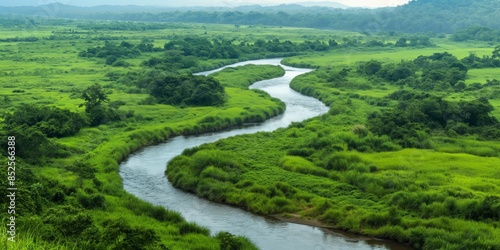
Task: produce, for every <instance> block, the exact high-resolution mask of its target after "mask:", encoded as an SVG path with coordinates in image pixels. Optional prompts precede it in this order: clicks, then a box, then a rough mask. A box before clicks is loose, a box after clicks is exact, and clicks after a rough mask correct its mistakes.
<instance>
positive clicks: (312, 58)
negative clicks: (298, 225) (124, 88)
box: [167, 39, 500, 249]
mask: <svg viewBox="0 0 500 250" xmlns="http://www.w3.org/2000/svg"><path fill="white" fill-rule="evenodd" d="M433 42H434V43H435V44H436V46H434V47H430V48H395V49H394V48H391V49H387V48H386V49H372V48H368V49H351V48H349V49H344V50H334V51H331V52H328V53H311V54H307V55H300V56H295V57H290V58H286V59H285V60H284V61H283V62H284V63H285V64H289V65H293V66H307V67H314V68H317V70H316V71H313V72H311V73H309V74H306V75H303V76H299V77H297V78H296V79H294V81H292V84H291V87H292V88H294V89H295V90H297V91H299V92H301V93H303V94H306V95H311V96H314V97H316V98H318V99H320V100H322V101H323V102H324V103H326V104H327V105H329V106H330V111H329V113H328V114H326V115H323V116H320V117H318V118H313V119H310V120H308V121H305V122H301V123H294V124H292V125H291V126H290V127H289V128H287V129H280V130H278V131H275V132H272V133H258V134H254V135H243V136H238V137H234V138H228V139H224V140H221V141H219V142H216V143H212V144H208V145H202V146H200V147H197V148H194V149H191V150H188V151H186V152H185V153H184V154H183V155H182V156H179V157H177V158H175V159H174V160H172V161H171V162H170V163H169V165H168V167H167V176H168V178H169V180H170V181H171V182H172V184H173V185H174V186H176V187H178V188H181V189H183V190H186V191H189V192H192V193H195V194H197V195H199V196H201V197H205V198H207V199H210V200H213V201H216V202H222V203H227V204H231V205H235V206H239V207H241V208H243V209H246V210H249V211H251V212H254V213H258V214H263V215H271V216H277V217H285V218H287V217H288V218H293V219H294V220H298V219H299V220H300V218H302V219H304V220H311V219H312V220H319V221H321V222H323V223H326V224H327V225H329V226H333V227H335V228H338V229H342V230H346V231H349V232H353V233H358V234H363V235H369V236H375V237H381V238H385V239H390V240H394V241H398V242H400V243H404V244H407V245H409V246H411V247H414V248H416V249H462V248H464V247H465V248H466V249H498V248H500V242H499V241H498V239H499V237H500V230H498V226H499V224H498V214H500V210H499V209H500V198H499V197H498V192H499V191H500V190H499V189H498V187H499V185H500V182H499V179H498V178H499V176H500V169H498V166H500V160H499V156H500V148H499V147H498V137H497V139H493V140H492V139H489V140H488V139H484V138H481V137H480V136H479V134H476V133H468V134H463V135H458V134H456V133H452V132H450V131H449V130H448V131H444V130H438V129H437V128H436V127H435V128H434V130H431V131H430V132H429V133H428V134H427V132H422V133H420V134H419V132H418V130H417V131H413V132H411V131H410V132H406V133H408V135H405V136H404V138H405V139H408V138H409V137H411V135H410V134H412V133H415V132H416V135H415V136H416V138H417V139H416V140H417V141H416V143H414V144H412V145H413V146H410V147H408V146H405V145H406V144H400V143H398V140H395V139H392V138H390V137H389V136H388V135H378V134H376V133H375V132H373V131H374V130H373V131H372V130H371V128H370V127H368V126H367V123H369V121H370V120H371V119H373V117H375V115H376V114H377V113H379V114H380V113H381V112H385V111H389V110H391V109H393V108H395V107H398V103H397V102H396V101H395V100H394V99H391V98H388V97H390V94H391V93H396V92H398V91H399V93H413V92H412V91H414V89H413V88H412V87H409V86H407V85H406V84H405V83H404V82H397V83H396V84H394V83H390V82H388V81H385V80H383V79H381V78H379V77H373V76H372V77H366V76H364V75H363V74H362V73H360V71H359V70H358V69H363V67H361V66H360V65H363V64H365V63H366V62H368V61H370V60H372V59H373V60H377V61H379V62H382V65H385V64H391V63H394V64H396V63H400V62H404V61H412V60H413V59H415V58H417V57H418V56H429V57H432V56H433V55H436V54H435V53H442V52H448V53H450V54H452V55H454V56H456V57H457V58H463V57H466V56H467V55H468V54H469V53H475V54H476V55H478V56H483V55H490V54H491V52H492V51H493V46H491V45H488V44H486V43H454V44H453V43H450V42H449V41H447V40H445V39H434V40H433ZM343 73H344V74H345V75H344V76H342V74H343ZM467 73H468V74H467V78H466V80H465V83H466V86H473V85H474V84H473V83H475V82H479V83H480V84H481V85H484V87H483V88H484V89H478V90H475V89H473V88H472V87H470V88H468V90H467V91H458V90H455V91H454V90H449V89H448V90H442V91H439V90H431V91H428V92H422V95H426V94H431V95H436V96H439V98H443V99H444V100H448V101H450V102H451V103H459V102H461V101H462V102H465V101H471V100H474V99H475V98H479V97H482V96H488V101H489V103H490V104H491V105H492V107H493V108H494V110H493V111H492V112H491V113H490V115H491V116H492V117H494V118H493V119H499V118H500V115H498V114H499V113H498V110H499V108H500V106H499V99H498V98H499V97H498V96H496V95H495V96H493V95H489V94H488V93H492V92H495V91H498V87H496V86H491V87H490V86H489V85H485V84H486V81H487V80H488V81H492V80H494V79H495V77H498V74H497V73H498V68H485V69H470V70H469V71H468V72H467ZM416 74H417V77H418V76H421V75H423V72H420V71H417V73H416ZM339 75H341V76H339ZM331 79H333V80H331ZM466 88H467V87H466ZM401 91H406V92H401ZM399 103H400V104H399V105H405V104H402V102H401V101H400V102H399ZM406 105H412V104H406ZM382 126H389V124H384V125H382ZM390 136H392V134H391V135H390ZM235 152H238V153H235Z"/></svg>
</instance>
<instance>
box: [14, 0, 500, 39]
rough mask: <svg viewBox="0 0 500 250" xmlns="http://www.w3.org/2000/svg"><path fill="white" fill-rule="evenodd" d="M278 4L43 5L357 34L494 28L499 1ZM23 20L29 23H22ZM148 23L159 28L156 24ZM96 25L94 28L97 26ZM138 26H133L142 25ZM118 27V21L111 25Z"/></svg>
mask: <svg viewBox="0 0 500 250" xmlns="http://www.w3.org/2000/svg"><path fill="white" fill-rule="evenodd" d="M286 7H287V6H281V8H280V6H278V7H275V8H270V7H259V6H243V7H239V8H225V9H224V8H222V10H221V8H219V9H217V8H213V9H210V8H208V9H200V8H193V9H186V10H183V9H175V8H173V9H158V10H153V11H152V10H151V8H149V9H147V10H146V11H145V10H141V9H138V10H131V9H127V8H126V7H125V8H124V7H117V8H115V10H113V9H112V8H111V9H110V8H109V7H107V6H102V7H95V8H78V7H73V6H67V5H62V4H53V5H47V7H46V9H47V10H52V9H55V10H57V11H50V12H49V13H47V14H48V15H50V16H55V17H67V18H75V17H79V18H88V19H101V20H126V21H152V22H198V23H219V24H238V25H272V26H291V27H310V28H321V29H324V28H328V29H338V30H353V31H359V32H369V33H374V32H380V31H391V30H392V31H401V32H411V33H415V32H423V33H427V32H435V33H443V32H444V33H453V32H456V31H458V30H461V29H465V28H468V27H469V26H471V24H481V25H483V26H485V27H488V28H492V29H499V28H500V26H499V24H498V22H496V19H497V17H499V16H500V13H499V9H500V3H499V2H498V1H496V0H479V1H478V0H460V1H458V0H433V1H431V0H418V1H417V0H413V1H410V2H409V3H408V4H405V5H403V6H398V7H394V8H379V9H333V8H324V7H323V8H321V7H299V6H293V5H292V6H288V8H286ZM4 11H6V12H8V13H18V14H28V15H36V14H39V12H40V9H39V8H37V7H25V8H21V7H18V8H5V10H4ZM28 24H29V23H28ZM149 27H155V28H156V27H161V25H159V24H154V25H149ZM98 28H99V26H98V27H97V28H96V29H98ZM147 28H148V27H145V28H143V27H138V26H137V25H135V28H134V29H135V30H139V29H147ZM116 29H120V25H117V26H116Z"/></svg>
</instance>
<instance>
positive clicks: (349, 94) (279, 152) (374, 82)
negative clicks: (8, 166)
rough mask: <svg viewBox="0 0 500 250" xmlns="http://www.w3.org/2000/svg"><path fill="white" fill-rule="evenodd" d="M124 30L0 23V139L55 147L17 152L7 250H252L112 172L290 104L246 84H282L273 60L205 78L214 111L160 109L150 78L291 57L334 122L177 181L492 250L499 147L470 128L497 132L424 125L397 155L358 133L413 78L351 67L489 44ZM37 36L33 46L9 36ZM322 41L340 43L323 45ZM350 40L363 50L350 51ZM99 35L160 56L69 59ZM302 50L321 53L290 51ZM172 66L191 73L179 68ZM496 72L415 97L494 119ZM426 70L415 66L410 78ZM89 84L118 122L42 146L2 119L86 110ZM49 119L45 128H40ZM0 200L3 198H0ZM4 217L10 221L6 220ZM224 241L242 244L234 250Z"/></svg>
mask: <svg viewBox="0 0 500 250" xmlns="http://www.w3.org/2000/svg"><path fill="white" fill-rule="evenodd" d="M121 24H123V23H122V22H111V21H109V22H108V21H83V20H80V21H79V20H70V19H67V20H63V19H61V20H58V19H53V20H51V21H50V23H48V24H41V25H38V26H36V27H34V28H32V29H27V30H24V31H22V32H20V31H19V30H18V29H17V28H15V27H9V28H6V27H2V28H0V40H1V41H0V76H1V77H0V86H1V88H0V106H1V107H2V110H1V111H0V114H1V116H0V121H1V122H2V123H1V124H0V127H1V128H2V131H1V133H0V137H1V138H2V143H3V142H5V145H7V140H6V138H7V136H10V135H9V134H7V133H9V132H10V131H18V132H25V133H26V134H25V135H26V136H27V137H26V138H28V136H30V137H29V138H38V139H40V140H41V141H43V143H45V144H44V145H47V146H50V147H47V149H46V151H47V150H48V151H52V150H51V149H52V148H54V150H53V152H44V150H43V149H38V148H34V149H36V150H37V152H38V150H40V152H38V153H40V156H39V157H38V156H37V157H38V158H30V157H29V156H28V157H24V156H20V157H18V158H16V159H17V164H18V166H22V167H19V169H21V170H19V174H18V175H17V176H16V177H17V178H18V179H17V180H18V183H19V186H21V188H20V190H19V194H20V196H19V197H20V201H19V204H22V205H19V207H18V212H19V213H20V214H21V215H19V216H18V219H16V222H19V224H18V225H19V226H18V232H19V234H18V236H17V237H18V238H17V240H18V242H17V243H16V244H10V243H9V244H10V245H9V249H11V248H12V249H31V248H32V247H34V246H37V247H41V248H45V249H138V248H141V247H143V248H145V249H255V246H253V245H252V244H251V243H250V242H249V240H248V239H245V238H244V237H240V236H233V235H228V234H224V233H220V234H216V233H217V232H209V231H208V230H207V229H206V228H203V227H200V226H198V225H196V224H193V223H188V222H186V221H185V220H184V219H183V218H182V217H181V216H180V215H179V213H178V212H175V211H167V210H165V209H164V208H160V207H154V206H153V205H151V204H148V203H146V202H143V201H141V200H139V199H137V198H135V197H133V196H132V195H130V194H128V193H126V192H125V191H124V190H123V187H122V183H121V179H120V176H119V174H118V167H119V163H120V161H122V160H123V159H125V158H126V157H127V156H128V155H129V154H131V153H132V152H134V151H136V150H138V149H140V148H142V147H145V146H148V145H152V144H156V143H160V142H163V141H165V140H167V139H168V138H171V137H173V136H177V135H181V134H184V135H188V134H200V133H203V132H210V131H219V130H223V129H228V128H233V127H237V126H240V125H242V124H244V123H248V122H252V123H253V122H261V121H264V120H265V119H268V118H270V117H272V116H276V115H278V114H280V113H282V112H283V111H284V109H285V107H284V104H283V103H282V102H281V101H279V100H277V99H274V98H271V97H270V96H269V95H267V94H265V93H263V92H261V91H253V90H248V86H249V85H250V84H251V83H253V82H255V81H258V80H262V79H270V78H274V77H278V76H281V75H283V74H284V70H283V69H282V68H280V67H278V66H255V65H249V66H243V67H238V68H229V69H226V70H224V71H221V72H220V73H217V74H214V76H213V77H214V78H215V79H216V80H217V81H219V82H220V84H221V85H222V86H223V87H224V96H223V97H224V102H223V103H222V104H220V105H215V106H190V105H187V104H186V103H181V104H179V105H167V104H161V103H158V102H155V100H153V99H154V98H153V99H152V97H151V93H150V90H151V89H148V87H151V85H153V84H154V83H155V81H157V79H160V78H159V77H158V78H155V77H157V76H158V75H160V76H162V77H163V76H168V75H170V74H171V75H186V74H189V73H192V72H194V71H201V70H208V69H213V68H217V67H219V66H222V65H226V64H230V63H233V62H236V61H242V60H247V59H256V58H269V57H278V56H285V55H287V56H291V57H289V58H286V59H285V60H284V61H283V63H285V64H289V65H295V66H308V67H315V68H317V70H315V71H313V72H311V73H308V74H305V75H301V76H299V77H297V78H296V79H294V81H293V82H292V84H291V86H292V88H294V89H296V90H298V91H300V92H302V93H303V94H306V95H310V96H313V97H316V98H318V99H320V100H321V101H323V102H324V103H326V104H327V105H328V106H330V111H329V112H328V114H325V115H323V116H321V117H317V118H313V119H311V120H308V121H305V122H300V123H294V124H292V125H291V126H290V127H289V128H287V129H279V130H278V131H276V132H273V133H257V134H255V135H244V136H237V137H233V138H230V139H225V140H222V141H219V142H216V143H213V144H208V145H203V146H200V147H198V148H195V149H192V150H187V151H186V152H185V154H184V155H182V156H179V157H178V158H176V159H174V161H172V163H171V164H170V165H169V167H168V171H169V175H168V176H169V179H170V181H171V182H172V183H173V185H175V186H176V187H179V188H181V189H183V190H186V191H190V192H193V193H196V194H197V195H199V196H201V197H204V198H207V199H210V200H214V201H217V202H222V203H227V204H231V205H235V206H239V207H242V208H243V209H246V210H249V211H251V212H254V213H258V214H264V215H276V216H285V217H298V218H304V219H310V218H313V219H318V220H320V221H322V222H323V223H326V224H328V225H329V226H333V227H336V228H339V229H342V230H346V231H350V232H353V233H358V234H364V235H369V236H376V237H380V238H385V239H389V240H394V241H397V242H401V243H405V244H408V245H411V246H413V247H415V248H418V249H439V248H450V249H460V248H461V247H465V248H466V249H498V248H500V242H499V241H498V239H500V232H499V230H498V227H499V226H500V225H499V223H498V219H499V218H498V214H500V205H499V204H500V203H499V197H498V193H499V192H500V190H499V188H498V187H499V185H500V182H499V179H500V170H499V169H498V166H500V160H499V156H500V147H499V146H498V138H497V139H491V138H489V137H488V135H487V133H485V132H481V131H480V130H481V129H482V128H485V129H490V130H487V131H491V132H492V134H491V136H494V135H495V134H494V133H497V134H498V132H497V131H498V128H497V127H495V125H491V124H487V125H488V126H490V125H491V127H480V126H479V125H478V126H475V125H474V126H473V125H470V126H469V127H467V126H464V125H463V124H452V125H453V126H452V125H450V126H448V127H446V128H442V129H440V128H438V127H432V129H429V132H428V133H427V132H426V133H417V134H416V135H413V136H414V137H412V138H410V139H412V140H413V141H410V142H411V143H413V144H411V145H413V146H415V145H417V146H416V147H407V146H405V145H402V144H401V140H398V139H395V138H392V137H390V135H381V134H376V132H375V130H373V128H371V127H369V126H368V125H369V124H370V122H371V121H372V120H371V119H372V118H373V117H372V116H371V114H374V113H377V114H380V113H381V112H384V111H390V110H393V109H395V108H397V107H398V100H396V99H390V98H389V97H388V95H389V94H391V93H393V92H396V91H398V90H406V91H410V90H412V89H413V87H412V86H411V84H410V83H411V82H410V83H406V82H402V81H400V82H396V81H394V82H390V81H387V80H386V79H384V78H383V77H384V76H383V75H375V74H374V75H371V76H367V75H364V74H363V73H362V72H361V73H360V69H362V67H361V66H362V65H364V64H365V63H366V62H368V61H370V60H372V59H373V60H377V61H379V62H381V67H385V66H387V65H391V64H398V63H400V62H402V61H412V60H414V59H415V58H417V57H418V56H420V55H422V56H432V55H433V54H434V53H442V52H448V53H451V54H453V55H454V56H456V57H457V58H458V59H461V58H464V57H466V56H468V55H469V53H475V54H476V55H477V56H479V57H482V56H489V55H491V54H492V51H493V50H494V48H495V46H492V45H489V44H487V43H482V42H463V43H455V42H451V41H450V40H449V39H448V38H446V37H444V38H436V37H432V38H431V41H432V43H433V44H434V45H433V46H430V47H422V46H420V47H419V46H416V47H410V46H409V47H394V46H392V45H386V46H384V47H369V46H364V45H363V44H364V43H365V42H368V41H370V40H380V41H382V42H391V43H394V41H396V40H397V38H396V37H387V36H385V35H383V34H378V35H369V36H368V35H366V34H360V33H356V32H347V31H332V30H319V29H308V28H289V27H287V28H285V27H269V26H245V25H241V26H235V25H214V24H181V23H166V24H165V23H162V24H160V25H164V26H162V27H160V28H158V27H156V26H154V25H156V24H154V23H140V25H142V26H144V27H146V28H145V30H133V29H130V30H127V29H124V30H116V29H113V27H114V26H115V25H121ZM125 24H126V23H125ZM99 27H101V28H99ZM102 27H104V28H102ZM148 27H149V28H148ZM148 29H149V30H148ZM31 37H35V38H37V39H38V40H37V41H31V42H29V41H7V40H8V39H14V38H16V39H23V38H31ZM193 37H194V38H202V39H207V41H209V43H210V44H212V45H213V44H216V43H218V42H219V41H222V42H221V43H222V45H220V46H221V47H219V48H224V49H225V50H229V49H234V48H238V49H241V50H242V51H244V49H247V50H248V51H250V50H251V49H255V47H252V46H253V45H254V44H255V43H256V42H257V41H258V39H260V40H262V41H268V42H267V45H266V46H267V47H268V50H255V51H253V52H252V53H250V54H241V55H239V57H232V56H231V55H224V54H223V53H222V54H220V55H218V56H217V55H215V56H214V57H213V58H211V57H210V56H208V53H207V55H205V56H200V55H198V56H193V55H185V53H187V52H189V50H188V49H186V47H188V46H189V43H184V44H183V43H182V41H183V40H182V39H192V38H193ZM344 38H346V39H344ZM5 39H7V40H5ZM202 39H200V40H202ZM218 39H219V40H218ZM331 39H334V40H336V41H338V42H339V44H338V45H335V46H330V45H327V44H328V42H329V40H331ZM215 40H217V41H215ZM352 40H355V41H358V43H357V44H355V45H349V41H352ZM106 41H108V42H109V43H112V44H117V45H116V47H120V46H121V47H126V46H128V45H127V44H125V45H123V44H124V43H123V42H127V43H130V44H132V45H134V46H135V45H138V44H140V43H144V44H151V45H152V46H153V48H155V49H156V50H155V49H152V50H149V51H147V50H145V51H141V52H140V53H137V54H136V55H132V54H130V55H125V56H122V57H120V56H119V58H114V59H115V60H117V61H120V60H121V61H123V62H124V63H123V64H122V65H116V64H112V63H111V62H110V63H108V62H107V60H109V56H108V57H105V56H98V55H94V54H92V53H90V54H91V55H87V56H79V54H80V53H82V52H88V51H89V49H90V50H92V49H96V48H100V47H103V46H106V44H107V43H106ZM273 41H274V42H273ZM285 41H290V42H291V43H293V44H292V45H290V44H289V43H288V42H285ZM169 42H178V43H179V44H174V45H173V49H170V50H169V49H167V48H164V45H165V44H168V43H169ZM202 42H203V41H202ZM224 42H225V44H224ZM306 42H309V44H313V46H317V47H321V48H318V49H316V50H315V49H314V48H312V47H313V46H311V47H307V49H305V50H303V51H298V50H297V48H303V47H300V46H301V45H304V44H306ZM120 43H121V45H120ZM200 43H201V42H200ZM242 43H243V44H246V45H241V44H242ZM186 44H187V45H186ZM183 46H184V47H183ZM199 46H200V47H201V45H199ZM223 46H226V47H223ZM238 46H239V47H238ZM286 46H289V47H286ZM165 47H167V46H165ZM194 47H196V46H194ZM181 50H182V51H181ZM193 50H195V49H193ZM180 51H181V52H180ZM318 51H321V52H318ZM202 52H203V51H202ZM152 58H158V60H159V61H161V60H163V61H162V62H161V63H159V64H157V65H149V66H148V65H147V63H145V62H148V60H150V59H152ZM172 58H173V59H175V60H173V59H172ZM169 60H170V61H169ZM182 60H184V62H186V64H185V65H178V64H176V63H177V62H178V61H182ZM150 64H151V63H150ZM113 65H114V66H113ZM389 70H390V68H389ZM498 72H499V71H498V68H491V67H489V68H488V67H487V68H478V69H476V68H474V69H469V70H468V72H467V78H465V79H464V80H463V81H464V83H465V87H464V89H458V88H455V87H454V86H451V85H450V86H448V88H446V89H432V90H426V91H422V89H419V91H422V92H426V93H431V94H433V95H436V96H437V97H439V98H442V100H445V101H449V102H450V103H452V104H453V103H459V102H460V101H464V102H463V103H466V102H472V101H474V100H476V99H478V98H480V97H486V98H487V99H488V101H489V103H490V104H491V106H492V107H493V108H494V110H493V111H491V112H489V113H488V114H491V115H492V116H493V117H496V118H497V119H500V94H498V93H500V92H498V91H499V89H498V86H496V85H491V86H490V85H488V84H487V81H492V80H493V79H495V78H496V79H499V78H500V76H499V75H498ZM425 73H426V72H423V70H421V69H419V70H415V72H414V76H413V77H414V78H419V77H423V75H425ZM155 74H156V75H155ZM150 75H152V76H151V77H150V78H148V76H150ZM449 75H450V74H448V75H447V76H449ZM152 79H153V80H152ZM165 79H166V78H165ZM408 82H409V81H408ZM476 82H477V83H479V85H480V86H479V87H477V86H475V85H474V83H476ZM94 84H98V85H99V86H102V90H103V93H104V94H105V95H106V96H107V97H108V98H109V104H105V105H104V106H105V107H106V108H109V110H114V111H115V112H116V113H117V114H118V116H119V117H118V118H116V120H110V121H106V122H103V123H102V124H100V125H98V126H90V125H88V124H87V125H86V126H84V127H83V128H82V129H80V130H79V131H78V132H77V133H75V134H74V135H71V136H65V137H61V138H58V137H50V138H46V136H45V135H44V134H43V133H42V132H39V131H38V132H39V133H38V132H37V131H34V132H33V130H30V129H28V128H27V127H22V126H19V127H14V128H11V127H9V126H11V125H9V124H7V123H8V122H9V121H11V120H12V117H11V116H10V115H11V114H19V113H16V112H17V111H18V110H19V107H20V106H22V105H25V104H30V105H35V106H41V107H45V108H48V107H57V108H60V109H65V110H69V111H71V112H74V113H76V114H82V115H88V116H90V115H92V113H89V112H87V110H86V106H85V105H84V106H82V104H84V99H82V93H84V92H85V91H86V90H88V89H89V87H91V86H95V85H94ZM141 84H142V85H141ZM453 84H455V82H454V83H453ZM144 86H145V87H144ZM481 86H483V87H481ZM476 87H477V89H474V88H476ZM439 100H440V101H442V100H441V99H439ZM117 101H121V102H117ZM112 103H115V104H116V103H119V105H118V104H116V105H118V107H117V108H116V109H113V108H111V107H109V106H110V105H111V104H112ZM452 104H449V105H452ZM466 104H470V105H472V104H477V103H472V104H471V103H466ZM106 105H107V106H106ZM415 105H416V104H415ZM464 105H465V104H464ZM399 106H404V105H399ZM461 107H462V106H461ZM464 107H467V106H464ZM109 110H108V111H109ZM31 115H33V117H36V114H31ZM40 115H41V114H40ZM374 116H375V115H374ZM483 118H484V117H483ZM486 118H489V117H486ZM486 118H484V119H486ZM40 119H41V118H40ZM53 123H54V121H52V123H51V122H50V121H49V122H46V123H45V125H44V126H40V131H42V130H43V129H50V126H49V125H46V124H53ZM462 123H465V122H462ZM431 125H432V124H431ZM434 125H435V124H434ZM47 126H48V127H49V128H47ZM429 126H430V125H429ZM485 126H486V125H485ZM31 127H36V126H31ZM464 127H465V128H464ZM19 128H21V129H19ZM16 129H17V130H16ZM370 129H371V130H370ZM460 129H466V130H467V132H463V133H462V132H461V130H460ZM23 130H24V131H23ZM485 131H486V130H485ZM406 132H408V131H406ZM415 132H418V131H415ZM37 136H38V137H37ZM29 138H28V139H29ZM415 138H417V139H418V140H417V141H416V142H415V140H414V139H415ZM22 139H23V138H18V143H19V146H21V145H22V146H25V147H26V148H28V147H29V146H31V145H32V144H33V145H35V144H36V143H38V142H39V141H38V140H31V141H28V142H24V143H25V144H21V143H23V141H22ZM42 139H45V140H42ZM403 142H405V141H404V140H403ZM40 145H41V144H40ZM25 154H27V155H30V154H33V155H34V154H35V152H27V153H25ZM44 154H45V155H44ZM35 159H36V160H35ZM6 180H7V177H6V173H5V171H4V173H3V174H2V176H1V182H0V183H1V185H2V186H3V185H7V183H6ZM0 194H1V195H3V196H4V197H5V195H6V191H5V190H3V191H2V192H0ZM2 208H5V209H4V211H6V210H7V209H6V207H4V206H3V205H2ZM2 223H7V218H5V219H4V217H2ZM1 230H3V231H1V232H2V236H1V238H0V240H1V241H2V242H7V236H6V232H5V228H2V229H1ZM113 237H115V238H113ZM233 245H236V246H237V247H235V248H230V247H231V246H233Z"/></svg>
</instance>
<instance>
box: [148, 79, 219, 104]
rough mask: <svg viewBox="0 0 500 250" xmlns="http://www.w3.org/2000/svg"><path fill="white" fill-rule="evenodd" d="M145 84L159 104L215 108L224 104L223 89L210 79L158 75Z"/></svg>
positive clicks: (217, 82)
mask: <svg viewBox="0 0 500 250" xmlns="http://www.w3.org/2000/svg"><path fill="white" fill-rule="evenodd" d="M142 84H144V83H142ZM146 84H147V88H149V90H150V94H151V96H152V97H154V98H156V99H157V100H158V102H159V103H164V104H170V105H180V104H183V105H190V106H216V105H221V104H222V103H223V102H224V94H225V92H224V87H222V86H221V85H220V83H219V81H217V80H215V79H214V78H212V77H205V76H188V75H184V76H168V75H163V76H161V75H160V76H156V77H154V78H152V79H150V80H149V81H148V82H147V83H146ZM141 86H144V85H141Z"/></svg>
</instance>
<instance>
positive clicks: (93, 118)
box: [80, 83, 121, 126]
mask: <svg viewBox="0 0 500 250" xmlns="http://www.w3.org/2000/svg"><path fill="white" fill-rule="evenodd" d="M81 98H82V99H83V100H84V101H85V102H84V103H83V104H80V106H85V112H86V113H87V115H88V117H89V120H90V125H91V126H98V125H100V124H104V123H107V122H110V121H117V120H120V119H121V116H120V114H119V113H118V110H117V108H118V107H116V105H112V104H113V103H110V104H107V103H108V102H109V98H108V95H107V94H106V93H105V91H104V90H103V89H102V86H101V85H100V84H98V83H95V84H94V85H92V86H90V87H88V88H87V89H85V90H84V91H83V92H82V94H81Z"/></svg>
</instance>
